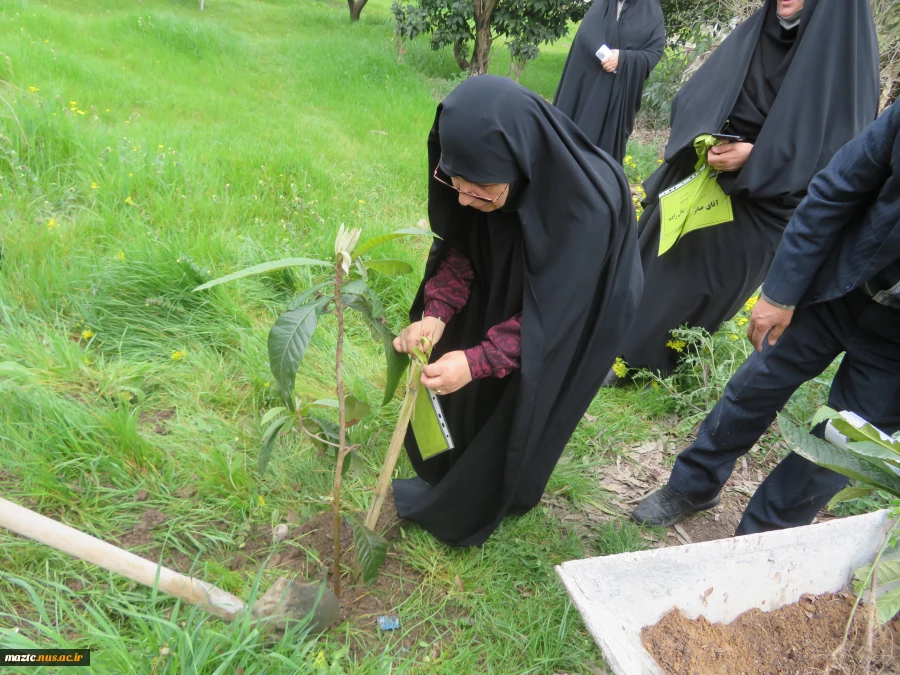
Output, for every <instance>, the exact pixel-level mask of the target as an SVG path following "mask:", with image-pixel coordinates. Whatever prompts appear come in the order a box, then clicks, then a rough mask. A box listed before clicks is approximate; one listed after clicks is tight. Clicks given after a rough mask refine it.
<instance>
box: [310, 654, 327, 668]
mask: <svg viewBox="0 0 900 675" xmlns="http://www.w3.org/2000/svg"><path fill="white" fill-rule="evenodd" d="M313 665H314V666H315V667H316V668H327V667H328V661H327V660H326V659H325V652H323V651H322V650H321V649H320V650H319V651H318V652H316V658H315V659H313Z"/></svg>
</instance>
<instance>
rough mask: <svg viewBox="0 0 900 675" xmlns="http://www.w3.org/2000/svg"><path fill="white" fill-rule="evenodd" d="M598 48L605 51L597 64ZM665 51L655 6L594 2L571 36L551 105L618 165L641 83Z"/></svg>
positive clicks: (653, 1)
mask: <svg viewBox="0 0 900 675" xmlns="http://www.w3.org/2000/svg"><path fill="white" fill-rule="evenodd" d="M602 45H606V46H607V47H609V48H610V50H611V54H610V55H609V56H607V57H606V58H605V59H603V61H601V60H600V58H599V57H598V56H597V50H598V49H599V48H600V47H601V46H602ZM665 46H666V29H665V25H664V22H663V12H662V9H660V6H659V0H624V2H623V1H622V0H595V2H594V4H593V5H592V6H591V8H590V10H588V13H587V14H586V15H585V17H584V20H583V21H582V22H581V26H579V28H578V32H577V33H576V34H575V40H574V41H573V43H572V49H571V50H569V58H568V59H566V65H565V67H564V68H563V73H562V77H561V78H560V80H559V87H558V88H557V90H556V97H555V99H554V100H553V105H555V106H556V107H557V108H559V109H560V110H561V111H562V112H564V113H565V114H566V115H567V116H568V117H570V118H571V119H572V120H574V122H575V124H577V125H578V126H579V128H580V129H581V130H582V131H583V132H584V133H585V134H586V135H587V137H588V138H589V139H591V140H592V141H593V142H594V144H596V145H597V146H598V147H599V148H600V149H601V150H605V151H606V152H608V153H609V154H610V155H612V156H613V158H614V159H615V160H616V161H617V162H619V163H620V164H621V163H622V158H623V157H625V145H626V143H627V142H628V137H629V136H631V132H632V130H633V129H634V119H635V117H636V116H637V113H638V110H640V109H641V94H642V93H643V92H644V83H645V82H646V81H647V78H648V77H650V73H651V72H652V71H653V69H654V68H655V67H656V64H657V63H659V59H660V58H661V57H662V54H663V49H664V48H665Z"/></svg>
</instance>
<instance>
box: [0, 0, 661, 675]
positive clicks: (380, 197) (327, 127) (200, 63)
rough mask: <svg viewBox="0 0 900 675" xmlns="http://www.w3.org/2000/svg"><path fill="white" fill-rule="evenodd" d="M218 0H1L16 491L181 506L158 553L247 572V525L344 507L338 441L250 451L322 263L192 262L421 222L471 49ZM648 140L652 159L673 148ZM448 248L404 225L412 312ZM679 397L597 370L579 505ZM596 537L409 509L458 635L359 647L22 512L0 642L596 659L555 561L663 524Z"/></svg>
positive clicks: (246, 586) (1, 160)
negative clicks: (99, 558)
mask: <svg viewBox="0 0 900 675" xmlns="http://www.w3.org/2000/svg"><path fill="white" fill-rule="evenodd" d="M197 4H198V3H196V2H195V1H194V0H190V1H189V0H175V1H174V2H172V1H169V0H144V2H142V3H130V2H117V1H113V0H94V1H92V2H90V3H84V2H77V1H76V0H57V1H55V2H53V3H49V2H36V1H35V2H25V1H24V0H0V35H2V37H3V39H2V41H0V49H2V52H3V54H2V55H0V79H3V80H7V81H8V82H9V83H10V86H8V87H5V88H4V89H2V91H0V95H2V97H3V99H4V102H5V103H8V106H6V105H3V102H0V108H2V110H3V112H2V113H0V115H3V117H2V121H0V126H2V128H0V133H2V134H3V137H2V138H0V246H2V261H0V493H2V494H3V495H4V496H5V497H7V498H9V499H12V500H14V501H17V502H19V503H23V504H26V505H28V506H29V507H31V508H35V509H37V510H39V511H40V512H42V513H44V514H46V515H49V516H52V517H55V518H58V519H61V520H63V521H65V522H67V523H68V524H70V525H72V526H74V527H77V528H80V529H83V530H85V531H87V532H89V533H91V534H94V535H96V536H99V537H103V538H106V539H111V540H115V539H117V538H119V537H122V536H124V535H127V534H128V533H130V532H131V531H132V529H133V528H134V526H135V525H136V524H138V523H139V522H140V520H141V517H142V515H143V513H144V512H145V511H146V510H147V509H156V510H159V511H161V512H163V513H164V514H166V516H167V520H166V523H165V526H164V527H162V528H160V529H158V530H156V531H154V533H153V541H152V543H151V544H149V545H148V546H145V547H143V548H137V552H138V553H145V554H158V553H159V551H160V550H165V554H164V555H165V556H166V557H167V559H168V556H172V555H177V556H181V558H180V559H181V560H182V561H188V563H187V565H188V566H189V567H191V571H192V572H193V573H194V574H196V575H197V576H199V577H201V578H204V579H207V580H209V581H212V582H215V583H217V584H219V585H220V586H221V587H223V588H225V589H226V590H229V591H231V592H233V593H236V594H238V595H241V596H242V597H243V598H245V599H252V597H253V594H254V593H255V589H256V588H257V586H259V587H264V586H265V585H266V584H267V583H268V582H269V581H270V580H271V579H270V575H269V574H268V573H266V574H263V575H262V577H259V576H257V575H256V574H255V573H251V572H246V571H232V570H230V569H229V567H228V565H227V562H228V560H230V558H231V556H232V555H233V554H234V552H235V551H237V550H238V548H239V546H240V545H241V544H242V543H243V542H244V541H245V540H246V539H247V537H248V536H249V535H250V533H251V532H253V531H254V530H255V529H257V528H261V527H266V526H268V525H269V524H270V523H272V522H273V521H276V522H277V521H280V520H283V519H284V517H285V516H286V514H289V513H294V514H296V515H297V517H298V518H299V519H301V520H302V519H305V518H307V517H310V516H313V515H315V514H317V513H319V512H321V511H322V510H324V509H326V508H328V506H329V500H330V497H329V493H330V488H331V473H332V468H333V467H332V465H331V461H330V459H329V458H328V457H324V458H320V457H319V456H318V455H317V453H316V452H315V451H314V450H313V449H312V448H311V446H310V445H309V444H308V443H305V442H303V441H302V440H301V439H300V438H298V437H297V436H296V435H289V436H287V437H286V438H283V439H282V440H280V441H279V445H278V447H277V448H276V451H275V454H274V456H273V460H272V461H271V463H270V465H269V470H268V472H267V474H266V475H265V476H259V475H258V474H257V473H256V472H255V470H254V467H255V465H256V458H257V453H258V442H259V436H260V429H259V421H260V418H261V416H262V415H263V414H264V413H265V411H266V410H267V409H268V408H269V407H270V406H272V405H273V404H275V402H276V400H275V395H274V393H273V389H274V387H273V386H272V385H273V383H272V380H271V376H270V373H269V371H268V365H267V357H266V348H265V340H266V333H267V329H268V326H269V325H270V324H271V322H272V320H273V319H274V318H275V317H276V316H277V313H278V312H279V311H280V310H281V309H283V308H284V306H285V305H286V303H287V301H288V300H289V299H290V298H291V297H292V295H293V293H294V292H295V291H296V290H297V289H299V288H302V287H303V286H304V285H305V284H306V283H308V281H309V278H308V277H307V276H306V273H305V272H296V271H292V272H283V273H278V274H272V275H268V276H266V277H262V278H256V279H251V280H244V281H241V282H238V283H234V284H230V285H228V286H225V287H222V288H218V289H215V291H212V292H208V293H201V294H194V293H192V292H191V289H192V288H193V287H195V286H196V285H197V284H198V283H199V282H201V281H205V280H208V279H210V278H214V277H216V276H220V275H222V274H225V273H229V272H232V271H235V270H237V269H240V268H242V267H244V266H247V265H250V264H254V263H258V262H262V261H265V260H272V259H276V258H280V257H285V256H288V255H310V256H314V257H328V256H329V255H330V254H329V250H330V249H331V246H332V241H333V237H334V233H335V232H336V230H337V228H338V225H339V224H340V223H346V224H347V225H348V226H352V227H362V228H363V229H364V233H365V234H369V235H371V234H377V233H382V232H387V231H390V230H393V229H396V228H398V227H406V226H410V225H414V224H415V223H416V222H418V221H419V220H420V219H421V218H423V217H424V216H425V187H426V176H427V173H426V169H427V167H426V166H425V164H424V162H425V139H426V136H427V133H428V131H429V129H430V126H431V123H432V121H433V117H434V108H435V105H436V102H437V100H439V98H440V97H441V96H442V95H444V94H445V93H446V92H448V91H450V90H451V89H452V87H453V86H454V84H455V82H456V81H458V80H459V77H460V76H459V71H458V68H457V66H456V64H455V61H454V60H453V57H452V55H451V54H450V53H449V52H447V51H446V50H445V51H442V52H433V51H431V50H430V49H429V48H428V45H427V43H426V42H425V41H424V40H420V41H417V42H415V43H413V44H412V45H410V46H409V48H408V51H407V53H406V55H405V58H404V60H403V61H402V62H400V61H398V58H397V54H396V52H395V47H394V44H393V36H392V28H391V25H390V17H389V12H388V4H389V3H388V2H387V0H372V2H370V3H369V6H367V7H366V9H365V11H364V13H363V19H362V21H361V22H360V23H359V24H358V25H350V24H349V22H348V20H347V16H346V14H347V12H346V6H345V5H342V4H341V3H339V2H333V3H332V2H324V1H319V0H302V1H297V0H269V1H266V2H263V1H252V0H209V2H208V3H207V7H206V11H204V12H203V13H202V14H201V13H200V12H199V11H198V10H197ZM495 50H496V51H495V54H496V56H495V61H494V65H493V67H492V70H493V71H495V72H498V73H499V74H505V73H506V66H507V57H506V54H505V50H504V48H503V47H502V46H501V45H498V46H496V47H495ZM565 53H566V45H564V44H562V43H561V44H559V45H556V46H554V47H552V48H550V49H548V50H546V52H545V54H544V55H543V56H542V57H541V58H540V59H539V60H538V61H537V62H535V63H533V64H531V65H529V67H528V68H527V70H526V71H525V73H524V75H523V78H522V82H523V84H525V85H526V86H529V87H532V88H534V89H535V90H537V91H538V92H540V93H541V94H542V95H544V96H546V97H548V98H551V97H552V95H553V92H554V89H555V86H556V80H557V78H558V75H559V72H560V71H561V69H562V64H563V62H564V59H565ZM630 152H631V153H632V154H633V155H634V157H635V158H636V164H638V166H637V167H634V168H635V169H636V170H637V171H639V172H640V175H641V176H643V177H646V175H648V174H649V171H651V170H652V168H653V162H654V161H655V157H656V154H655V153H656V149H655V148H641V147H640V146H638V145H637V144H632V146H631V148H630ZM427 245H428V244H427V242H411V241H409V240H406V241H400V242H397V243H392V244H389V245H387V246H386V247H385V248H384V249H383V251H384V253H385V254H386V256H385V257H396V258H400V259H402V260H405V261H407V262H409V263H411V264H412V265H413V266H414V267H415V269H416V274H414V275H410V276H409V277H406V278H401V279H399V280H391V281H390V282H387V281H384V280H379V281H378V282H377V283H378V285H379V288H380V290H381V291H382V292H383V294H384V296H385V297H386V299H387V303H386V304H387V306H388V314H389V318H390V320H391V323H392V326H393V328H394V329H395V330H397V329H399V328H401V327H402V323H403V321H404V318H405V317H404V314H405V310H406V307H408V305H409V303H410V301H411V299H412V297H413V294H414V292H415V288H416V286H417V283H418V276H417V275H418V274H419V273H420V272H421V269H422V266H423V264H424V257H425V252H426V250H427ZM333 352H334V326H333V324H332V323H331V322H330V320H326V323H325V327H324V329H323V330H321V331H320V332H319V333H317V338H316V341H315V342H314V344H313V346H312V347H311V348H310V351H309V352H308V353H307V355H306V357H305V360H304V363H303V366H302V369H301V373H300V375H299V377H298V391H299V393H300V394H301V395H302V396H303V397H304V398H305V399H309V400H312V399H315V398H330V397H333V356H332V355H333ZM345 354H346V369H345V370H346V372H347V373H348V376H347V386H348V388H349V390H350V392H352V393H353V394H354V395H356V396H357V397H358V398H360V399H362V400H366V401H369V402H370V403H372V404H376V403H377V402H378V401H379V400H380V397H381V387H382V385H383V383H384V373H383V356H382V355H380V354H379V353H378V348H377V347H376V346H375V345H373V343H372V341H371V339H370V337H369V333H368V330H367V329H366V328H365V326H363V325H362V324H359V323H357V322H353V321H351V323H350V325H349V328H348V336H347V343H346V350H345ZM672 406H673V404H672V402H671V401H670V400H669V399H668V398H667V397H666V395H665V394H664V392H662V391H659V390H653V389H651V390H647V391H641V390H637V391H634V390H633V391H618V390H617V391H612V392H604V393H603V394H601V395H600V396H598V398H597V400H596V401H595V402H594V404H593V405H592V407H591V410H590V411H589V413H590V414H591V415H592V416H594V417H592V418H591V419H592V420H593V421H591V422H585V423H584V424H583V425H582V426H581V427H580V428H579V429H578V431H577V432H576V434H575V436H574V437H573V439H572V441H571V443H570V446H569V449H568V451H567V452H566V454H565V456H564V459H563V462H562V463H561V464H560V466H559V468H558V469H557V471H556V473H555V474H554V476H553V478H552V479H551V482H550V485H549V487H548V492H550V493H551V494H553V495H555V496H558V497H560V498H563V499H565V500H567V501H568V502H570V503H571V504H572V505H573V508H577V506H578V505H579V504H582V503H584V502H585V501H586V500H596V499H599V500H602V497H603V496H602V493H601V492H600V491H599V489H598V487H597V485H596V484H595V482H594V480H593V479H592V478H591V475H592V474H590V473H589V472H587V471H585V468H587V467H594V466H597V465H598V464H599V465H606V464H609V463H614V461H615V455H616V453H617V452H619V450H618V448H620V447H621V446H622V445H623V444H625V443H631V442H636V441H641V440H644V439H646V438H649V437H650V436H651V435H652V434H653V433H654V432H653V430H652V428H651V426H650V421H652V420H654V419H656V420H658V419H659V417H661V416H662V415H664V414H666V413H668V412H671V410H672V409H673V408H672ZM396 413H397V403H396V402H394V403H393V404H391V405H389V406H387V407H386V408H384V409H376V412H374V413H373V414H372V415H371V416H370V417H369V418H368V419H366V420H364V421H363V422H362V423H361V424H360V425H359V426H358V427H355V428H354V430H353V433H352V436H353V440H354V442H358V443H361V444H362V450H361V451H360V454H361V457H362V459H363V461H364V463H365V465H366V467H367V470H366V471H365V472H363V473H362V475H361V476H359V477H355V478H354V477H350V478H348V479H347V480H346V483H347V488H346V489H345V490H344V494H345V499H346V502H345V504H346V507H347V508H348V509H357V510H364V509H365V508H366V507H367V505H368V500H369V497H370V494H371V491H372V489H373V488H374V483H375V476H376V472H377V469H378V467H379V465H380V463H381V458H382V457H383V454H384V451H385V449H386V446H387V443H388V439H389V437H390V433H391V429H392V427H393V424H394V421H395V418H396ZM162 418H165V421H164V424H163V426H164V427H165V429H164V430H165V431H166V432H167V433H166V434H165V435H163V434H159V433H156V432H155V431H154V429H155V428H156V426H157V423H158V421H159V420H161V419H162ZM400 471H401V473H403V474H404V475H409V473H410V468H409V466H408V464H406V463H401V467H400ZM140 491H146V500H145V501H136V499H135V498H136V496H137V495H138V493H139V492H140ZM595 534H596V536H593V537H588V538H586V539H585V540H582V539H581V538H579V537H578V536H576V534H575V530H574V529H572V528H571V526H570V525H568V524H567V523H565V522H561V521H559V520H556V519H554V518H553V517H551V515H550V513H549V511H548V510H547V509H546V508H544V507H543V506H542V507H539V508H537V509H535V510H534V512H532V513H531V514H529V515H528V516H526V517H523V518H520V519H510V520H508V521H506V522H504V523H503V525H502V526H501V528H500V529H499V530H498V532H497V533H496V534H495V535H494V537H492V539H491V540H490V542H489V543H488V544H487V545H486V546H485V547H483V548H481V549H473V550H468V549H467V550H457V549H450V548H448V547H445V546H442V545H440V544H439V543H437V542H436V541H435V540H434V539H433V538H431V537H430V536H428V535H427V534H425V533H423V532H421V531H420V530H417V529H415V528H413V529H411V530H410V531H409V532H408V533H407V537H406V538H405V539H402V540H400V541H399V542H398V544H397V545H396V546H397V547H398V548H399V550H400V551H401V552H402V554H403V555H404V556H405V557H406V559H407V560H408V561H409V563H410V564H411V565H412V566H413V567H414V568H415V569H417V570H418V571H419V572H420V573H421V574H422V576H423V580H424V581H423V585H422V588H421V589H420V590H419V591H418V592H416V593H415V594H413V596H412V597H411V598H410V599H409V600H408V601H407V602H406V603H405V604H404V605H403V606H401V607H400V608H398V612H399V614H400V616H401V619H402V620H403V622H404V625H414V624H416V623H426V624H429V625H431V626H433V628H434V630H433V631H432V633H435V634H441V635H443V636H444V637H443V638H442V639H441V640H440V641H439V642H437V643H434V644H432V643H419V644H414V645H413V647H412V648H411V649H409V651H404V650H403V649H400V648H399V646H398V645H397V641H396V640H395V639H393V638H391V637H385V638H384V639H383V640H382V642H381V644H380V646H379V648H378V649H374V650H372V651H371V652H370V653H369V654H368V655H363V656H358V657H351V656H350V655H348V654H347V653H346V650H344V648H343V643H344V641H345V639H349V640H350V641H351V642H352V641H353V640H354V639H355V636H353V635H350V636H347V635H345V634H344V633H342V632H341V631H338V632H337V633H336V634H332V635H329V636H326V637H323V638H320V639H319V640H317V641H303V640H299V641H297V640H293V639H292V638H294V637H297V636H296V635H294V636H288V637H287V638H285V639H284V640H282V641H280V642H278V643H277V644H271V643H270V642H268V641H267V639H266V638H265V637H264V636H261V635H260V634H259V633H258V631H255V630H253V629H251V627H249V626H247V625H245V624H240V625H235V626H228V625H225V624H223V623H221V622H218V621H215V620H211V619H209V618H208V617H206V616H205V615H203V614H202V613H201V612H198V611H195V610H192V609H191V608H185V607H184V606H180V605H178V604H177V603H175V602H174V601H172V600H171V599H168V598H166V597H164V596H160V595H156V594H155V593H153V592H152V591H151V590H149V589H144V588H141V587H136V586H135V585H134V584H131V583H129V582H127V581H125V580H123V579H121V578H117V577H114V576H112V575H110V574H107V573H105V572H103V571H101V570H98V569H97V568H94V567H91V566H89V565H86V564H84V563H81V562H77V561H74V560H72V559H70V558H68V557H67V556H65V555H62V554H59V553H56V552H54V551H53V550H51V549H49V548H47V547H45V546H42V545H39V544H36V543H33V542H31V541H29V540H26V539H22V538H19V537H14V536H12V535H10V534H8V533H6V532H0V628H6V629H12V628H17V629H18V630H19V632H17V633H16V632H11V631H8V630H6V631H3V632H0V645H2V646H20V645H24V644H28V643H29V641H31V642H33V643H35V644H38V645H40V646H51V645H52V646H62V645H65V646H76V647H86V646H91V647H93V648H94V656H93V662H92V667H91V669H90V670H89V671H88V670H87V669H78V668H75V669H73V670H72V671H71V672H73V673H75V672H77V671H78V670H82V671H83V672H90V673H123V672H136V673H214V672H215V673H235V672H239V671H238V668H242V669H243V672H244V673H246V674H247V675H250V674H251V673H273V672H311V673H341V672H353V673H387V672H391V673H400V672H429V673H447V674H456V673H481V672H484V673H502V674H504V675H507V674H511V673H548V674H549V673H556V672H567V673H591V672H593V670H592V668H593V666H595V665H599V664H601V663H602V659H601V657H600V654H599V652H598V650H597V648H596V647H595V645H594V643H593V640H591V639H590V636H589V634H588V633H587V631H586V630H585V628H584V626H583V625H582V623H581V620H580V618H578V616H577V612H575V610H574V609H573V607H572V606H571V604H570V603H569V602H568V600H567V598H566V595H565V593H564V591H563V590H562V588H561V586H560V584H559V583H558V582H557V580H556V578H555V574H554V572H553V565H555V564H558V563H560V562H562V561H564V560H568V559H572V558H578V557H582V556H585V555H593V554H598V553H613V552H621V551H626V550H634V549H637V548H641V547H642V546H643V545H644V544H643V540H642V539H641V537H640V534H639V533H638V532H637V531H636V529H635V528H633V527H632V526H629V525H622V526H617V525H612V526H610V528H609V529H608V530H602V531H600V532H597V533H595ZM456 578H459V579H460V580H461V582H462V587H463V589H464V590H459V589H458V588H457V585H456V583H455V579H456ZM450 605H452V608H453V611H452V612H450V611H448V607H450ZM460 613H462V614H464V615H465V616H466V617H467V621H466V622H465V625H460V622H459V621H457V620H456V619H454V618H452V616H458V615H459V614H460ZM341 630H342V631H343V630H345V629H341ZM161 650H163V651H161ZM165 650H168V652H166V651H165Z"/></svg>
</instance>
